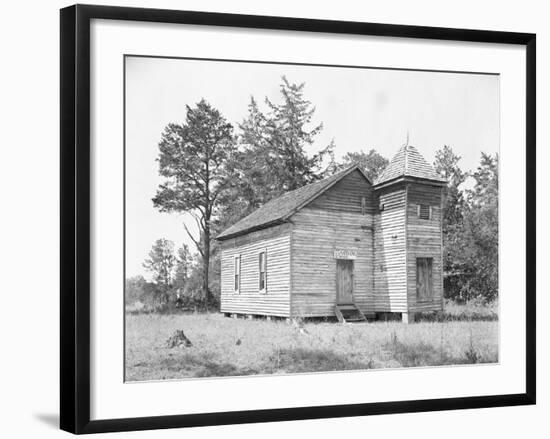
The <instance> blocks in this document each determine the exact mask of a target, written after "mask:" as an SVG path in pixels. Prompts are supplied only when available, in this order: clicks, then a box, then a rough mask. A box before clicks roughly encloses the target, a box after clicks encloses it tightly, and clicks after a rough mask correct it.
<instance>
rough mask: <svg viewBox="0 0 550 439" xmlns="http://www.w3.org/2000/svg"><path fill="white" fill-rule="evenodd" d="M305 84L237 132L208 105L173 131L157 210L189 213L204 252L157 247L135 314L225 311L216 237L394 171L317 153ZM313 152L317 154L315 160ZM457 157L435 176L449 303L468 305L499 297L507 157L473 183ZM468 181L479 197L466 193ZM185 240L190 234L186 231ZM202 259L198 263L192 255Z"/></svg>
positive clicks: (448, 155) (380, 162) (254, 112)
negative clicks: (316, 185)
mask: <svg viewBox="0 0 550 439" xmlns="http://www.w3.org/2000/svg"><path fill="white" fill-rule="evenodd" d="M304 86H305V84H293V83H290V82H289V81H288V80H287V79H286V78H285V77H283V78H282V82H281V84H280V93H281V99H280V102H278V103H275V102H272V101H271V100H269V99H268V98H265V99H264V101H263V104H264V105H263V106H262V107H263V108H262V107H261V106H260V105H259V104H258V102H257V101H256V100H255V99H254V98H253V97H251V99H250V103H249V106H248V113H247V115H246V116H245V117H244V119H243V120H242V122H241V123H239V124H237V126H233V125H232V124H231V123H229V122H228V121H227V120H226V119H225V118H224V117H223V116H222V115H221V113H220V112H219V111H218V110H217V109H215V108H214V107H213V106H212V105H211V104H210V103H208V102H206V101H205V100H204V99H203V100H201V101H200V102H199V103H197V104H196V105H195V106H194V107H190V106H187V113H186V116H185V121H184V122H183V123H181V124H176V123H170V124H168V125H167V126H166V128H165V130H164V132H163V133H162V137H161V141H160V143H159V156H158V159H157V160H158V162H159V173H160V175H161V176H162V177H163V183H162V184H161V185H160V186H159V188H158V190H157V194H156V196H155V197H154V198H153V200H152V201H153V204H154V206H155V207H157V208H158V209H159V210H160V211H163V212H177V213H186V214H188V215H189V216H190V217H192V218H193V219H194V220H195V222H196V225H197V228H198V230H199V231H200V236H195V235H193V234H192V233H191V232H190V231H189V229H188V228H187V227H186V226H185V224H184V226H183V227H184V229H185V231H186V233H187V234H188V235H189V237H190V239H191V240H192V242H193V243H194V245H195V247H196V252H191V251H190V249H189V248H188V247H187V246H185V245H184V246H182V247H181V248H179V249H178V251H177V252H176V251H175V247H174V243H172V242H170V241H167V240H165V239H159V240H157V241H156V242H155V243H154V245H153V248H152V250H151V252H150V254H149V258H148V259H147V260H146V261H145V262H144V267H145V268H146V269H147V270H148V271H149V272H150V273H151V275H152V281H151V282H146V281H145V279H144V278H143V277H140V276H138V277H134V278H131V279H128V280H127V287H126V298H127V304H131V303H134V302H136V301H139V302H140V303H142V304H147V306H148V307H152V308H159V307H160V308H162V307H167V306H169V305H170V304H172V305H177V306H183V307H203V308H206V307H216V306H217V305H218V303H219V297H220V248H219V244H218V243H217V241H215V240H214V239H213V238H214V237H215V236H216V234H217V233H219V232H221V231H222V230H224V229H225V228H227V227H229V226H230V225H232V224H234V223H235V222H237V221H238V220H240V219H241V218H243V217H245V216H246V215H248V214H250V213H251V212H252V211H254V210H255V209H257V208H258V207H260V206H262V205H263V204H265V203H266V202H268V201H269V200H271V199H272V198H275V197H278V196H280V195H281V194H283V193H284V192H287V191H290V190H293V189H297V188H299V187H301V186H303V185H305V184H308V183H312V182H314V181H317V180H319V179H322V178H325V177H327V176H329V175H332V174H333V173H334V172H337V171H338V170H340V169H342V168H343V167H345V166H348V165H350V164H352V163H359V164H360V165H361V166H362V168H363V169H364V170H365V172H366V174H367V175H368V176H369V178H371V181H373V180H374V179H375V178H376V177H377V176H378V174H379V173H380V172H381V171H382V170H383V169H384V167H385V166H386V165H387V164H388V160H387V158H385V157H383V156H381V155H380V154H379V153H378V152H377V151H376V150H375V149H372V148H371V149H368V148H366V149H365V150H364V151H360V152H354V153H347V154H346V155H345V156H344V157H343V158H342V160H340V161H337V160H335V156H334V149H335V147H336V145H335V142H334V141H331V142H330V143H329V144H328V145H322V146H320V147H319V146H318V145H317V142H316V138H317V136H318V134H319V133H320V132H321V131H322V129H323V124H322V123H319V124H315V123H313V117H314V113H315V107H314V106H313V104H312V103H311V102H309V101H308V100H306V99H305V97H304ZM306 149H307V150H312V149H313V150H316V151H317V152H316V153H314V154H308V153H307V152H306ZM459 161H460V157H458V156H456V155H455V154H454V153H453V151H452V149H451V147H449V146H443V147H442V149H441V150H439V151H438V152H437V155H436V160H435V163H434V167H435V169H436V171H437V172H438V173H439V174H440V175H441V176H443V177H444V178H446V179H447V180H448V181H449V187H448V190H447V194H446V197H445V206H444V207H445V212H444V223H443V231H444V248H445V250H444V252H445V294H446V296H447V297H449V298H455V299H461V300H468V299H471V298H474V297H478V298H482V299H483V300H491V299H493V298H495V297H496V295H497V286H498V279H497V276H498V272H497V267H498V265H497V257H498V157H497V156H490V155H487V154H483V153H482V154H481V161H480V164H479V166H478V168H477V170H475V171H474V172H471V173H467V172H464V171H462V170H461V169H460V167H459ZM468 177H472V178H473V179H474V183H473V186H472V189H469V190H464V189H462V187H463V186H464V182H465V181H466V179H467V178H468ZM182 232H183V230H182ZM192 253H193V254H192Z"/></svg>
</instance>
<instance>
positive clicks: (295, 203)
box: [216, 165, 370, 241]
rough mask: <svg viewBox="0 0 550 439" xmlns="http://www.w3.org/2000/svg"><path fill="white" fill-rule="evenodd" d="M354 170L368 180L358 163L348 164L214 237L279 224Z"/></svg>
mask: <svg viewBox="0 0 550 439" xmlns="http://www.w3.org/2000/svg"><path fill="white" fill-rule="evenodd" d="M355 170H358V171H359V172H361V174H362V175H363V176H364V177H365V178H366V180H367V181H369V179H368V177H367V176H366V175H365V173H364V172H363V171H362V170H361V168H360V167H359V165H353V166H350V167H348V168H346V169H344V170H342V171H340V172H337V173H336V174H334V175H331V176H330V177H327V178H325V179H323V180H320V181H317V182H315V183H311V184H307V185H305V186H302V187H301V188H298V189H295V190H293V191H290V192H287V193H285V194H283V195H281V196H280V197H277V198H274V199H273V200H271V201H268V202H267V203H265V204H264V205H263V206H261V207H259V208H258V209H256V210H255V211H254V212H252V213H251V214H250V215H248V216H246V217H244V218H243V219H241V220H240V221H238V222H237V223H235V224H233V225H232V226H231V227H229V228H227V229H225V230H224V231H223V232H221V233H220V234H219V235H218V236H216V239H218V240H220V241H223V240H224V239H229V238H232V237H234V236H239V235H244V234H245V233H248V232H251V231H253V230H258V229H261V228H265V227H269V226H272V225H275V224H280V223H282V222H284V221H285V220H286V219H288V218H289V217H290V216H292V215H293V214H294V213H296V212H297V211H298V210H300V209H301V208H302V207H304V206H305V205H306V204H308V203H309V202H311V201H313V200H314V199H315V198H317V197H318V196H319V195H321V194H322V193H324V192H325V191H327V190H328V189H329V188H331V187H332V186H333V185H335V184H336V183H338V182H339V181H340V180H341V179H342V178H344V177H345V176H346V175H349V174H351V173H352V172H353V171H355ZM369 183H370V181H369Z"/></svg>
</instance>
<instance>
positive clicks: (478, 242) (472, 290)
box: [461, 153, 498, 300]
mask: <svg viewBox="0 0 550 439" xmlns="http://www.w3.org/2000/svg"><path fill="white" fill-rule="evenodd" d="M472 176H473V178H474V180H475V184H474V187H473V188H472V189H470V190H469V191H468V193H467V199H468V209H467V210H466V214H465V219H464V246H463V250H462V252H461V257H462V261H464V264H465V265H466V266H467V267H468V270H469V272H470V274H471V276H470V277H469V279H468V282H467V283H466V285H465V286H464V292H465V294H467V295H469V296H481V297H482V298H484V299H485V300H492V299H494V298H496V297H497V296H498V154H495V155H494V156H491V155H489V154H485V153H482V154H481V162H480V164H479V166H478V168H477V170H476V171H475V172H474V173H473V174H472Z"/></svg>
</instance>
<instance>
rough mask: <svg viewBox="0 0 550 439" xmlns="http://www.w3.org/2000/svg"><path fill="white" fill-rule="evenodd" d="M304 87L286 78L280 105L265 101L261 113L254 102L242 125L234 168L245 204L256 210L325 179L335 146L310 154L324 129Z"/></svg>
mask: <svg viewBox="0 0 550 439" xmlns="http://www.w3.org/2000/svg"><path fill="white" fill-rule="evenodd" d="M304 88H305V83H302V84H294V83H291V82H289V81H288V79H287V78H286V77H284V76H283V77H282V82H281V85H280V92H281V101H280V102H278V103H276V102H274V101H272V100H270V99H268V98H265V106H266V111H265V112H264V111H262V110H261V109H260V107H259V105H258V103H257V102H256V100H255V99H254V98H251V100H250V104H249V106H248V115H247V117H246V118H245V119H244V120H243V122H242V123H241V124H240V125H239V128H240V135H239V143H240V144H241V145H242V147H243V148H242V151H241V154H240V155H239V160H238V163H237V166H236V168H237V169H238V173H239V176H240V179H241V182H242V186H241V187H240V188H239V189H240V192H241V194H242V197H243V199H244V201H245V202H246V203H247V204H248V205H249V206H251V208H256V207H258V206H260V205H262V204H264V203H266V202H267V201H269V200H270V199H271V198H274V197H276V196H278V195H281V194H282V193H284V192H287V191H291V190H294V189H297V188H299V187H301V186H303V185H305V184H307V183H311V182H313V181H315V180H318V179H319V178H322V177H323V176H324V175H326V174H327V172H328V166H327V164H326V163H325V162H326V159H327V158H329V159H330V158H331V153H332V150H333V149H334V144H333V143H332V142H331V143H330V144H329V145H327V146H325V147H324V148H321V149H320V150H318V152H316V153H314V154H310V153H308V149H311V148H312V146H313V145H314V144H315V141H316V138H317V136H318V134H319V133H320V132H321V130H322V129H323V124H322V123H319V124H314V123H313V117H314V114H315V107H314V106H313V105H312V104H311V102H310V101H308V100H307V99H306V98H305V97H304Z"/></svg>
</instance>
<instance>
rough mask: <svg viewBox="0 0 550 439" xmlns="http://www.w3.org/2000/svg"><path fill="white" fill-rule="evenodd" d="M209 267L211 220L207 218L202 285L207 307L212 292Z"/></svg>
mask: <svg viewBox="0 0 550 439" xmlns="http://www.w3.org/2000/svg"><path fill="white" fill-rule="evenodd" d="M209 269H210V224H209V220H207V221H206V228H205V230H204V257H203V271H204V279H203V281H204V283H203V287H202V293H203V297H204V302H205V305H206V308H208V302H209V299H210V294H209V293H208V281H209Z"/></svg>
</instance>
